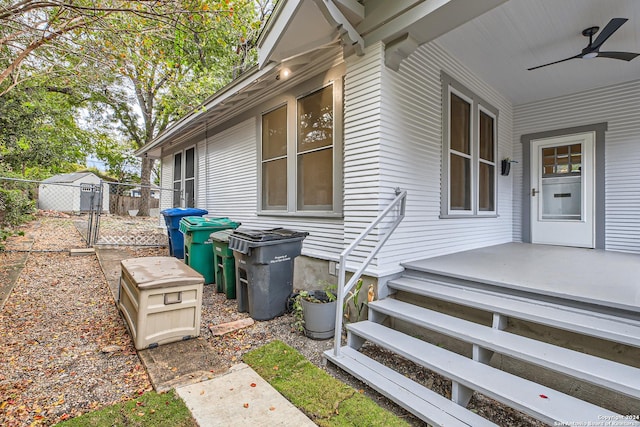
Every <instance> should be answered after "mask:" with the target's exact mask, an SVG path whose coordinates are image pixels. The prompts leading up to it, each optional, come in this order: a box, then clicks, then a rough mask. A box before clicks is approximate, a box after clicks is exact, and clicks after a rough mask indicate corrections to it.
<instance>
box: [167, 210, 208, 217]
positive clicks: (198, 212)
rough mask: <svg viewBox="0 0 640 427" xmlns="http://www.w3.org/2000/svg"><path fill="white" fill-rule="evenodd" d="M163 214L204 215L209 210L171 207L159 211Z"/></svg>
mask: <svg viewBox="0 0 640 427" xmlns="http://www.w3.org/2000/svg"><path fill="white" fill-rule="evenodd" d="M160 213H161V214H162V215H164V216H189V215H200V216H202V215H206V214H208V213H209V211H207V210H205V209H198V208H171V209H165V210H163V211H160Z"/></svg>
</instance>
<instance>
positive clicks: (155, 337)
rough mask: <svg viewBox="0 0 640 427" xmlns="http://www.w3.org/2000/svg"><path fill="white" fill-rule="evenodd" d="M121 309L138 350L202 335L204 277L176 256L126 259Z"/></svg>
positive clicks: (120, 291) (123, 263) (121, 291)
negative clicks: (201, 317) (201, 318)
mask: <svg viewBox="0 0 640 427" xmlns="http://www.w3.org/2000/svg"><path fill="white" fill-rule="evenodd" d="M120 264H121V266H122V274H121V276H120V289H119V293H118V308H119V309H120V311H122V314H123V315H124V318H125V320H126V322H127V325H128V326H129V331H130V332H131V336H132V337H133V342H134V344H135V347H136V349H138V350H142V349H145V348H152V347H156V346H158V345H161V344H167V343H170V342H174V341H180V340H184V339H188V338H194V337H197V336H199V335H200V316H201V312H202V309H201V307H202V285H203V284H204V278H203V277H202V275H201V274H200V273H198V272H196V271H195V270H193V269H192V268H191V267H189V266H187V265H185V264H184V263H183V262H182V261H180V260H178V259H176V258H174V257H146V258H132V259H125V260H123V261H122V262H121V263H120Z"/></svg>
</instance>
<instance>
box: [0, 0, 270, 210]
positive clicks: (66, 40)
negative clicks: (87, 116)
mask: <svg viewBox="0 0 640 427" xmlns="http://www.w3.org/2000/svg"><path fill="white" fill-rule="evenodd" d="M271 5H272V3H271V1H270V0H255V1H252V0H236V1H233V0H155V1H153V2H150V1H144V0H142V1H136V0H103V1H102V2H98V1H95V0H62V1H50V0H45V1H41V0H17V1H16V0H0V98H6V97H7V96H8V94H10V93H11V92H13V91H14V90H16V88H19V87H21V86H25V87H26V86H28V85H27V82H29V80H30V79H34V81H35V82H40V83H44V82H45V79H46V80H47V84H46V85H45V84H43V85H41V86H38V85H37V84H35V83H34V84H33V85H31V87H38V88H39V89H44V88H47V89H48V90H49V92H52V95H51V96H52V97H53V96H54V95H53V94H57V95H55V96H58V95H65V94H66V95H67V96H69V97H70V98H71V99H72V100H73V102H89V104H87V105H90V106H91V107H92V115H91V119H92V121H93V122H92V126H93V127H95V128H105V127H106V128H108V127H109V126H111V125H114V124H115V125H116V126H117V129H118V131H119V132H120V137H119V138H118V139H119V140H122V141H131V143H132V144H134V147H135V148H141V147H143V146H144V145H145V144H147V143H148V142H149V141H151V140H152V139H153V138H155V137H156V136H157V135H159V134H160V133H161V132H162V131H163V130H165V129H166V128H167V127H168V126H169V125H170V124H171V123H172V122H174V121H175V120H177V118H179V117H181V116H182V115H184V114H185V113H187V112H189V111H191V110H192V109H193V108H195V107H196V106H197V105H199V104H200V103H201V102H202V101H203V100H204V99H205V98H206V97H207V96H209V95H210V94H212V93H213V92H214V91H215V90H217V89H218V88H220V87H222V86H223V85H224V84H226V83H228V82H229V81H230V80H231V79H232V78H233V77H236V76H237V75H239V74H240V73H242V72H243V71H244V70H245V69H246V68H247V67H248V66H249V65H250V64H253V63H254V62H255V57H256V55H255V49H254V47H255V40H256V39H257V35H258V32H259V30H260V28H261V24H262V22H263V21H264V20H265V18H266V15H267V14H268V13H270V11H271ZM21 95H24V93H21ZM7 99H12V97H9V98H7ZM13 99H17V96H16V97H13ZM52 99H53V98H52ZM56 102H58V101H56ZM40 107H41V110H39V111H36V110H33V111H28V110H25V111H24V113H25V114H34V115H38V114H42V112H43V111H44V110H46V106H45V105H41V106H40ZM77 111H78V110H77V109H76V110H73V111H71V110H69V112H71V113H73V114H70V115H69V116H68V117H70V118H73V117H74V115H77ZM26 117H27V116H26V115H25V116H24V117H23V119H24V120H23V121H22V123H25V122H26V121H27V119H26ZM58 126H62V127H61V128H60V129H63V128H64V129H65V130H68V131H69V132H68V133H67V134H66V135H65V138H67V140H73V141H75V142H74V143H72V144H67V145H68V147H69V148H72V147H77V146H78V145H77V144H76V142H78V143H79V142H80V140H86V141H91V143H93V144H97V145H96V150H100V149H104V148H105V147H106V146H107V145H109V144H111V145H110V146H111V147H112V148H113V146H114V145H113V144H115V143H114V142H113V141H110V142H108V143H106V142H105V141H107V140H108V136H107V135H105V134H104V133H103V132H102V131H101V130H93V131H87V132H86V133H84V134H83V133H82V132H81V129H80V127H78V124H77V122H76V121H74V120H70V121H68V122H67V123H63V122H58ZM61 134H62V135H64V132H61ZM21 135H22V137H21V138H18V139H15V140H11V141H10V142H5V143H4V146H2V149H3V150H4V151H3V152H2V153H3V155H5V156H6V158H7V159H10V158H11V156H14V157H13V158H12V159H13V160H11V161H12V162H14V163H15V164H17V163H18V162H19V161H22V162H23V164H25V165H26V164H28V162H30V161H32V160H33V159H29V158H28V155H27V153H28V152H29V151H33V152H37V153H38V154H37V155H40V154H39V153H40V152H42V153H47V150H51V149H53V148H55V144H49V145H47V144H46V143H45V144H43V145H35V144H36V142H38V141H43V142H44V139H41V140H39V139H38V138H35V137H34V138H26V136H25V134H24V133H21ZM42 135H45V134H44V133H43V134H42ZM57 136H58V135H53V137H54V139H55V138H56V137H57ZM74 138H75V139H74ZM27 140H28V144H26V141H27ZM58 140H59V141H60V142H62V141H63V140H64V138H58ZM100 144H103V145H102V148H101V146H100ZM105 144H106V145H105ZM62 146H64V143H63V144H62V145H60V147H62ZM96 150H94V151H96ZM79 153H80V151H78V152H77V153H76V154H78V155H77V156H76V157H73V156H72V157H73V158H78V157H79ZM67 154H68V153H67ZM36 157H37V156H36ZM53 157H55V156H53ZM53 157H52V156H47V158H53ZM18 159H21V160H18ZM41 159H42V157H41ZM121 160H122V159H121ZM23 167H24V166H23ZM141 169H142V172H141V182H142V184H143V194H142V196H143V200H142V202H143V203H142V208H141V209H140V211H139V215H146V214H148V200H149V189H148V187H145V185H148V184H149V181H150V176H151V173H152V169H153V161H152V160H150V159H143V160H142V162H141Z"/></svg>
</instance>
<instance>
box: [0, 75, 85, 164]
mask: <svg viewBox="0 0 640 427" xmlns="http://www.w3.org/2000/svg"><path fill="white" fill-rule="evenodd" d="M32 83H33V84H36V85H35V86H21V87H19V88H16V89H14V90H13V91H11V92H9V93H8V94H5V95H4V96H2V97H0V160H1V161H2V162H3V163H4V164H5V165H7V166H8V167H9V168H10V169H11V170H13V171H16V172H19V173H20V174H21V175H22V176H26V174H27V170H31V172H30V173H32V174H35V175H49V176H50V175H53V174H56V173H62V172H69V171H72V170H74V169H75V164H77V163H84V159H85V156H86V153H87V152H88V151H89V146H90V145H91V142H92V133H91V132H89V131H86V130H84V129H81V128H80V127H79V125H78V124H77V122H76V120H75V119H74V117H75V116H76V115H77V114H78V113H77V112H78V109H77V106H76V105H75V102H74V100H73V99H72V98H70V97H69V96H68V95H65V94H61V93H57V92H51V91H49V90H47V89H46V84H45V82H35V81H34V82H32ZM34 170H36V171H34Z"/></svg>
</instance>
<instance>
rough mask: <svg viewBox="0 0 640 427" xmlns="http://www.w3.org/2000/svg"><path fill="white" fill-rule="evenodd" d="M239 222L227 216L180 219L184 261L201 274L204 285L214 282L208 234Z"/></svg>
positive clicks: (231, 227) (232, 226)
mask: <svg viewBox="0 0 640 427" xmlns="http://www.w3.org/2000/svg"><path fill="white" fill-rule="evenodd" d="M238 226H240V223H238V222H234V221H231V220H230V219H229V218H226V217H225V218H205V217H199V216H187V217H184V218H182V219H181V220H180V227H179V229H180V231H181V232H182V233H183V234H184V263H185V264H187V265H188V266H189V267H191V268H193V269H194V270H196V271H197V272H198V273H200V274H202V276H203V277H204V283H205V285H208V284H211V283H215V276H214V268H213V266H214V262H213V251H212V249H211V238H210V237H209V235H210V234H211V233H212V232H215V231H221V230H228V229H236V228H238Z"/></svg>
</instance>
